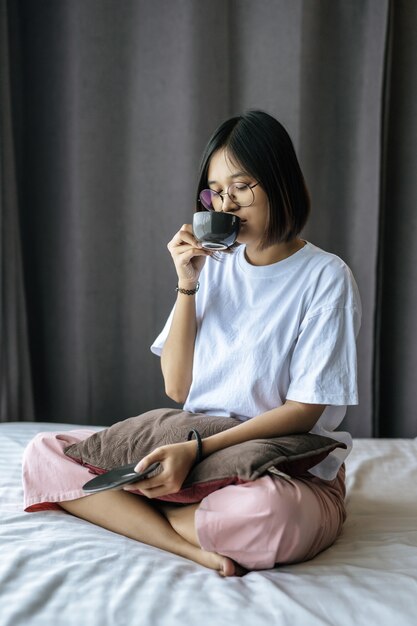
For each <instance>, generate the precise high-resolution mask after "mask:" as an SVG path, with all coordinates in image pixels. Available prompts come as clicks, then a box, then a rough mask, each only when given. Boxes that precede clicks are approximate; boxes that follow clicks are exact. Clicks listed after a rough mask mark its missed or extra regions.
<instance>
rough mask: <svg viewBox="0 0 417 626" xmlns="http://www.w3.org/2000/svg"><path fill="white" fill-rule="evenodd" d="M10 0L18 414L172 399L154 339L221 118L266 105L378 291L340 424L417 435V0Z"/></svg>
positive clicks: (8, 225)
mask: <svg viewBox="0 0 417 626" xmlns="http://www.w3.org/2000/svg"><path fill="white" fill-rule="evenodd" d="M0 2H1V7H2V17H1V19H2V26H1V27H2V35H3V36H2V39H1V45H2V55H1V60H0V63H1V65H0V68H1V81H2V82H1V84H2V94H1V105H2V113H1V116H2V117H1V119H2V126H1V141H2V144H1V145H2V147H1V159H2V177H1V207H0V210H1V227H2V231H1V246H2V255H1V280H2V292H1V293H2V308H1V311H2V317H1V325H0V340H1V382H0V384H1V419H3V420H20V419H37V420H39V421H63V422H70V423H71V422H74V423H85V424H110V423H114V422H115V421H117V420H120V419H123V418H125V417H129V416H130V415H136V414H139V413H141V412H144V411H146V410H148V409H151V408H155V407H158V406H159V407H162V406H166V405H172V402H171V401H170V400H169V399H167V398H166V397H165V395H164V392H163V384H162V377H161V374H160V370H159V360H158V359H156V358H155V357H154V356H152V355H151V353H150V351H149V345H150V343H151V342H152V340H153V339H154V337H155V336H156V334H157V333H158V332H159V330H160V328H161V327H162V324H163V323H164V321H165V319H166V317H167V315H168V313H169V311H170V308H171V306H172V305H173V303H174V299H175V293H174V288H175V284H176V279H175V272H174V270H173V268H172V264H171V261H170V258H169V255H168V253H167V251H166V244H167V242H168V241H169V240H170V239H171V237H172V236H173V234H174V233H175V232H176V231H177V230H178V228H179V227H180V226H181V225H182V224H183V223H184V222H190V221H191V216H192V212H193V205H194V189H195V185H196V180H197V170H198V164H199V159H200V155H201V151H202V149H203V147H204V145H205V143H206V141H207V139H208V136H209V135H210V134H211V132H212V130H213V129H214V128H215V127H216V126H217V125H218V124H219V123H220V122H221V121H222V120H223V119H225V118H226V117H228V116H230V115H234V114H238V113H240V112H241V111H244V110H247V109H249V108H260V109H263V110H266V111H268V112H269V113H271V114H272V115H274V116H276V117H277V118H278V119H279V120H280V121H281V122H282V123H283V124H284V125H285V126H286V128H287V129H288V131H289V133H290V135H291V136H292V138H293V140H294V144H295V147H296V150H297V153H298V155H299V157H300V161H301V166H302V169H303V171H304V173H305V175H306V180H307V184H308V186H309V189H310V192H311V196H312V205H313V207H312V216H311V219H310V222H309V224H308V226H307V228H306V230H305V233H304V236H305V237H306V238H307V239H309V240H310V241H312V242H313V243H315V244H316V245H319V246H320V247H323V248H324V249H326V250H329V251H330V252H333V253H335V254H337V255H339V256H341V257H342V258H343V259H344V260H345V261H346V262H347V263H348V264H349V265H350V267H351V268H352V270H353V273H354V275H355V277H356V279H357V282H358V285H359V289H360V292H361V296H362V301H363V309H364V315H363V326H362V330H361V333H360V336H359V363H358V365H359V381H360V382H359V392H360V405H359V407H350V408H349V409H348V414H347V417H346V421H345V424H344V425H346V427H347V428H348V429H349V430H350V431H351V432H352V433H353V435H354V436H406V437H409V436H416V434H417V432H416V431H417V419H416V411H415V409H414V402H413V386H414V384H413V371H414V370H415V369H416V367H415V366H416V361H417V346H416V342H415V340H414V334H413V320H414V319H415V317H416V308H417V293H416V286H415V273H414V272H415V270H414V268H415V266H416V262H415V261H416V259H415V252H414V246H413V245H412V242H413V235H414V232H415V229H416V212H415V208H414V206H415V194H416V182H415V175H414V171H416V150H415V145H416V143H417V142H416V134H417V129H416V123H415V121H414V120H415V118H416V116H415V110H416V107H417V104H416V85H417V83H416V81H415V80H414V75H415V69H414V67H415V64H413V62H412V59H413V58H415V53H416V50H415V47H416V43H415V37H414V33H415V32H416V26H417V9H416V5H415V3H413V2H412V0H398V1H397V2H395V3H394V2H393V1H392V0H391V1H390V0H361V1H354V2H345V0H336V1H329V0H259V1H256V2H255V1H253V0H227V1H223V0H199V2H198V3H197V2H195V1H194V0H174V1H172V0H153V1H152V2H149V1H148V0H124V2H123V3H120V2H117V0H87V1H82V0H60V2H56V1H54V0H37V2H36V3H33V2H31V1H30V0H17V1H16V2H7V1H6V0H0ZM8 13H9V15H8ZM10 68H13V71H12V74H11V75H10ZM16 75H18V76H19V80H16ZM15 167H16V170H15ZM6 248H7V249H6ZM32 388H33V391H32Z"/></svg>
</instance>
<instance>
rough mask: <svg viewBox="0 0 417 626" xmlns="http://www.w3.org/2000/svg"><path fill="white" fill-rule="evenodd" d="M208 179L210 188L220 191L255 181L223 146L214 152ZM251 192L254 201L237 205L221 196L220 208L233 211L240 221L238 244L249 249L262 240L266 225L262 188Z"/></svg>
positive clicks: (224, 192) (226, 197)
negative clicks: (244, 205) (234, 184)
mask: <svg viewBox="0 0 417 626" xmlns="http://www.w3.org/2000/svg"><path fill="white" fill-rule="evenodd" d="M207 181H208V187H209V188H210V189H213V191H217V192H219V193H221V194H226V192H227V189H228V187H229V185H231V184H232V183H246V184H247V185H254V184H256V183H257V182H258V181H257V180H256V179H255V178H254V177H253V176H251V175H250V174H247V173H246V172H244V171H243V169H242V167H240V166H239V164H238V163H236V162H235V161H234V159H233V157H231V156H229V155H228V154H227V152H226V150H225V149H221V150H218V151H217V152H214V153H213V155H212V157H211V159H210V163H209V168H208V176H207ZM252 191H253V195H254V201H253V204H251V205H250V206H248V207H240V206H238V205H237V204H234V203H233V202H232V200H230V198H229V196H227V195H224V197H223V207H222V210H223V211H224V212H225V213H234V214H235V215H237V216H238V217H240V219H241V220H242V222H241V227H240V231H239V236H238V238H237V241H238V243H244V244H246V245H247V247H249V248H252V247H253V248H256V247H257V246H258V245H259V243H260V242H261V240H262V239H263V237H264V234H265V230H266V228H267V225H268V219H269V203H268V197H267V195H266V193H265V191H264V190H263V189H262V187H261V186H260V185H259V184H258V185H256V187H254V189H253V190H252Z"/></svg>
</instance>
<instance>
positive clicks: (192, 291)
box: [175, 282, 200, 296]
mask: <svg viewBox="0 0 417 626" xmlns="http://www.w3.org/2000/svg"><path fill="white" fill-rule="evenodd" d="M199 289H200V283H199V282H197V284H196V286H195V287H194V289H182V288H181V287H178V286H177V287H175V291H177V292H179V293H183V294H184V295H186V296H194V295H195V294H196V293H197V291H198V290H199Z"/></svg>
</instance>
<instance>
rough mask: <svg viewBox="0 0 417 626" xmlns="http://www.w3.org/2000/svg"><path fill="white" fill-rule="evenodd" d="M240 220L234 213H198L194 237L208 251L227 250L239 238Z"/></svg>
mask: <svg viewBox="0 0 417 626" xmlns="http://www.w3.org/2000/svg"><path fill="white" fill-rule="evenodd" d="M239 227H240V219H239V218H238V216H237V215H233V214H232V213H223V212H220V211H198V212H197V213H194V216H193V233H194V237H195V238H196V239H197V241H199V242H200V243H201V245H202V246H203V248H206V250H226V248H230V246H232V245H233V244H234V243H235V241H236V238H237V236H238V233H239Z"/></svg>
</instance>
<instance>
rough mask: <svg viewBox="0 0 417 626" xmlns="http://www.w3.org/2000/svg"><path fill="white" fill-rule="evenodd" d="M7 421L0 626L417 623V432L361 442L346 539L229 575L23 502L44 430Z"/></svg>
mask: <svg viewBox="0 0 417 626" xmlns="http://www.w3.org/2000/svg"><path fill="white" fill-rule="evenodd" d="M71 428H74V425H68V424H39V423H37V424H35V423H19V424H17V423H5V424H0V476H1V479H0V550H1V552H0V555H1V557H0V626H38V625H39V626H49V625H51V626H52V625H56V626H177V625H178V626H180V625H181V626H205V625H206V624H207V625H213V626H223V625H224V626H226V625H227V626H230V624H235V623H237V624H238V625H239V626H258V625H262V624H265V625H268V626H284V625H285V626H287V625H288V626H300V625H301V626H304V625H305V626H316V625H317V626H319V625H320V626H322V625H329V626H362V625H363V626H373V625H375V626H377V625H378V626H415V625H416V624H417V440H411V439H395V440H394V439H392V440H388V439H385V440H372V439H360V440H356V441H355V442H354V449H353V451H352V453H351V455H350V456H349V458H348V460H347V487H348V496H347V508H348V519H347V521H346V523H345V526H344V531H343V534H342V536H341V537H340V538H339V539H338V541H337V542H336V543H335V544H334V545H333V546H332V547H331V548H330V549H328V550H327V551H325V552H323V553H322V554H320V555H318V556H317V557H316V558H314V559H313V560H311V561H309V562H308V563H302V564H298V565H292V566H286V567H281V568H279V569H274V570H268V571H263V572H251V573H249V574H247V575H246V576H244V577H243V578H229V579H223V578H221V577H220V576H219V575H218V574H217V573H215V572H213V571H210V570H208V569H205V568H203V567H201V566H198V565H196V564H194V563H191V562H188V561H187V560H185V559H182V558H181V557H177V556H173V555H170V554H167V553H165V552H163V551H161V550H157V549H155V548H151V547H148V546H145V545H142V544H139V543H137V542H135V541H133V540H131V539H127V538H124V537H121V536H119V535H116V534H114V533H111V532H109V531H106V530H104V529H101V528H99V527H97V526H95V525H93V524H89V523H88V522H85V521H83V520H80V519H78V518H75V517H72V516H70V515H68V514H66V513H65V512H63V511H46V512H42V513H24V512H23V511H22V487H21V473H20V472H21V469H20V468H21V456H22V452H23V449H24V447H25V445H26V443H27V442H28V441H29V440H30V439H31V438H32V437H33V436H34V435H35V434H36V433H37V432H39V431H42V430H68V429H71Z"/></svg>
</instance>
